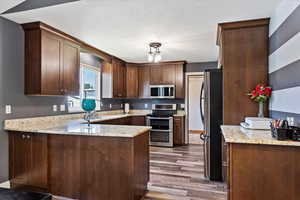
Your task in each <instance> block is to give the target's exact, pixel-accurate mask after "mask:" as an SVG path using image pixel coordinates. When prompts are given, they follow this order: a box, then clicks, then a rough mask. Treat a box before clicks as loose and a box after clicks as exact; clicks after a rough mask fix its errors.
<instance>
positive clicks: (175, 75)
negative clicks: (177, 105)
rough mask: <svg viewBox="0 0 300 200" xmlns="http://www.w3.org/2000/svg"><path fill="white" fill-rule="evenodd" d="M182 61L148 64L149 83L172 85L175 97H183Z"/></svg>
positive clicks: (183, 64)
mask: <svg viewBox="0 0 300 200" xmlns="http://www.w3.org/2000/svg"><path fill="white" fill-rule="evenodd" d="M184 66H185V63H184V62H167V63H160V64H156V65H151V66H150V84H151V85H174V86H175V98H178V99H181V98H182V99H183V98H184V97H185V77H184Z"/></svg>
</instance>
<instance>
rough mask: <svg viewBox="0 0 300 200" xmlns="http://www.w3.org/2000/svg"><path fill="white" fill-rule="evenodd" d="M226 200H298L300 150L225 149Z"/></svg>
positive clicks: (256, 146) (242, 146) (251, 146)
mask: <svg viewBox="0 0 300 200" xmlns="http://www.w3.org/2000/svg"><path fill="white" fill-rule="evenodd" d="M227 148H228V155H227V160H228V178H227V183H228V200H241V199H242V200H256V199H257V200H260V199H262V200H269V199H270V200H285V199H288V200H299V199H300V190H299V185H300V178H299V177H300V156H299V154H300V149H299V147H293V146H276V145H263V144H235V143H229V144H228V146H227Z"/></svg>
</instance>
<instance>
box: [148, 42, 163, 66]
mask: <svg viewBox="0 0 300 200" xmlns="http://www.w3.org/2000/svg"><path fill="white" fill-rule="evenodd" d="M149 46H150V51H149V54H148V61H149V62H155V63H158V62H160V61H161V59H162V57H161V52H160V50H159V47H161V43H159V42H152V43H150V44H149Z"/></svg>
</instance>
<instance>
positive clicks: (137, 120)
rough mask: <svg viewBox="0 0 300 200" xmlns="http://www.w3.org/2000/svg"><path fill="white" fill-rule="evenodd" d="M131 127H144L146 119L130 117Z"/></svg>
mask: <svg viewBox="0 0 300 200" xmlns="http://www.w3.org/2000/svg"><path fill="white" fill-rule="evenodd" d="M131 125H134V126H145V125H146V118H145V117H144V116H132V117H131Z"/></svg>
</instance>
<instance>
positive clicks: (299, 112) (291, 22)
mask: <svg viewBox="0 0 300 200" xmlns="http://www.w3.org/2000/svg"><path fill="white" fill-rule="evenodd" d="M299 18H300V1H290V0H284V1H282V2H281V4H279V6H278V8H277V9H276V11H275V12H274V13H273V16H272V17H271V24H270V51H269V52H270V54H269V80H270V85H271V87H272V89H273V93H272V98H271V101H270V116H271V117H272V118H280V119H285V118H286V117H294V121H295V122H296V123H297V125H300V106H299V98H300V81H299V77H300V54H299V48H300V33H299V31H300V26H299Z"/></svg>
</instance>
